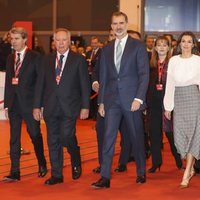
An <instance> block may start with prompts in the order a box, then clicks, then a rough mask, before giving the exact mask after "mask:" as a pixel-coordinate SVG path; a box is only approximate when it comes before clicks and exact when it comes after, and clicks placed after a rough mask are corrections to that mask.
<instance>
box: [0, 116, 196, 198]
mask: <svg viewBox="0 0 200 200" xmlns="http://www.w3.org/2000/svg"><path fill="white" fill-rule="evenodd" d="M94 125H95V122H94V121H90V120H87V121H79V122H78V126H77V135H78V140H79V145H80V146H81V154H82V160H83V175H82V177H81V178H80V179H79V180H77V181H74V180H72V178H71V166H70V162H69V156H68V155H67V153H65V167H64V170H63V172H64V173H63V174H64V183H63V184H58V185H55V186H46V185H44V184H43V183H44V180H45V179H46V178H48V177H49V176H50V172H49V173H48V174H47V176H46V177H45V178H42V179H39V178H37V173H36V172H37V162H36V160H35V155H34V153H33V148H32V145H31V143H30V139H29V137H28V136H27V134H26V127H25V126H23V134H22V146H23V148H24V149H27V150H30V151H31V154H30V155H23V156H22V158H21V173H22V177H21V181H19V182H16V183H4V182H2V181H0V195H1V199H2V200H29V199H34V200H35V199H36V200H47V199H48V200H93V199H95V200H125V199H135V200H147V199H149V200H151V199H152V200H179V199H180V200H186V199H188V200H189V199H192V200H200V176H195V177H194V178H193V179H192V180H191V183H190V187H189V188H187V189H179V187H178V185H179V183H180V181H181V177H182V174H183V172H182V171H179V170H177V169H176V167H175V163H174V160H173V158H172V156H171V153H170V151H169V146H168V143H165V144H164V150H163V165H162V167H161V170H160V172H156V173H155V174H150V175H149V174H147V183H146V184H143V185H137V184H135V163H134V162H131V163H129V164H128V171H127V172H125V173H122V174H116V173H114V172H113V169H114V167H116V165H117V161H118V155H117V154H118V152H119V149H120V148H119V139H118V142H117V145H116V156H115V157H114V160H113V169H112V180H111V188H110V189H103V190H94V189H93V188H91V187H90V185H91V183H92V182H94V181H96V180H97V179H99V175H95V174H93V173H92V169H93V168H94V167H96V166H97V164H98V161H97V148H96V135H95V131H94ZM42 130H43V131H42V132H43V136H44V142H45V155H46V156H47V157H48V150H47V147H46V131H45V125H44V124H42ZM0 148H1V150H0V179H1V180H2V177H3V176H4V175H7V174H8V172H9V167H10V164H9V157H8V154H7V151H8V150H9V126H8V122H4V121H1V122H0ZM47 160H48V161H49V159H48V158H47ZM150 165H151V161H150V160H148V161H147V168H148V167H150ZM48 167H50V166H49V165H48Z"/></svg>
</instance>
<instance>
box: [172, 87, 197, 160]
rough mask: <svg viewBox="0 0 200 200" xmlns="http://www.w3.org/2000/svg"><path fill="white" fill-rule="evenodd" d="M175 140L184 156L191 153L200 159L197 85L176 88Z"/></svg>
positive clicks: (179, 151) (178, 149)
mask: <svg viewBox="0 0 200 200" xmlns="http://www.w3.org/2000/svg"><path fill="white" fill-rule="evenodd" d="M174 141H175V145H176V148H177V151H178V153H179V154H180V155H181V157H182V158H185V157H186V154H187V153H191V154H192V155H193V156H194V157H195V158H196V159H200V91H199V88H198V86H197V85H191V86H186V87H176V88H175V97H174Z"/></svg>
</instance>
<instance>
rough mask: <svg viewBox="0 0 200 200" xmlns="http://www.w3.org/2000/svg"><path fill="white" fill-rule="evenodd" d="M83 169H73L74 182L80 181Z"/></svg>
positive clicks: (79, 167)
mask: <svg viewBox="0 0 200 200" xmlns="http://www.w3.org/2000/svg"><path fill="white" fill-rule="evenodd" d="M81 173H82V168H81V166H78V167H72V178H73V179H74V180H76V179H78V178H79V177H80V176H81Z"/></svg>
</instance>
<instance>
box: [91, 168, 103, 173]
mask: <svg viewBox="0 0 200 200" xmlns="http://www.w3.org/2000/svg"><path fill="white" fill-rule="evenodd" d="M92 171H93V172H94V173H95V174H99V173H100V172H101V167H100V166H99V167H96V168H94V169H93V170H92Z"/></svg>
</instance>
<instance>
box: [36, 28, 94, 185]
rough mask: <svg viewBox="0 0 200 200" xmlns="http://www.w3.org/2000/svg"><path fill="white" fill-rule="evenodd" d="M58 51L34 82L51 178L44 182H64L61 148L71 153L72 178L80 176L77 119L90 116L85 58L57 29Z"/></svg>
mask: <svg viewBox="0 0 200 200" xmlns="http://www.w3.org/2000/svg"><path fill="white" fill-rule="evenodd" d="M54 41H55V45H56V49H57V52H56V53H53V54H49V55H47V56H46V57H45V59H44V62H43V66H42V67H43V68H42V72H41V74H40V77H39V78H38V82H37V85H36V90H35V91H36V95H35V101H34V102H35V103H34V110H33V114H34V118H35V119H36V120H40V119H41V115H42V113H41V107H44V120H45V123H46V126H47V136H48V147H49V154H50V162H51V177H50V178H49V179H48V180H46V181H45V184H47V185H54V184H57V183H62V182H63V173H62V168H63V147H67V150H68V152H69V154H70V156H71V163H72V178H73V179H78V178H79V177H80V176H81V171H82V169H81V157H80V148H79V146H78V144H77V138H76V120H77V117H78V115H79V114H80V119H86V118H87V117H88V115H89V96H90V90H91V89H90V84H89V76H88V71H87V64H86V61H85V58H84V57H83V56H82V55H80V54H77V53H74V52H72V51H71V50H70V49H69V45H70V32H69V31H68V30H67V29H64V28H61V29H57V30H56V31H55V33H54Z"/></svg>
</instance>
